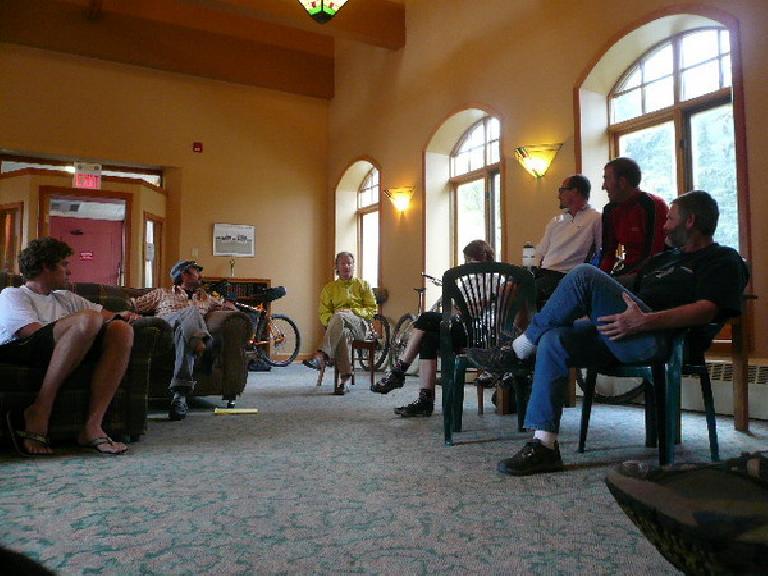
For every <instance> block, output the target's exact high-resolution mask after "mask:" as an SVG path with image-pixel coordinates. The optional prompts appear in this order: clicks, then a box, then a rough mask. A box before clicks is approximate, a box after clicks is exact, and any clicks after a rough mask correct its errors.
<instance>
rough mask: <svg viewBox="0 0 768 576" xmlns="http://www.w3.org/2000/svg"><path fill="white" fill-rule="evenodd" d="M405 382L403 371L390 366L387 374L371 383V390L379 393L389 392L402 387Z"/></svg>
mask: <svg viewBox="0 0 768 576" xmlns="http://www.w3.org/2000/svg"><path fill="white" fill-rule="evenodd" d="M404 384H405V372H402V371H401V370H398V369H397V368H392V370H391V371H390V373H389V374H387V375H386V376H384V378H382V379H381V380H379V381H378V382H376V384H371V390H372V391H373V392H378V393H379V394H389V393H390V392H392V390H395V389H396V388H402V387H403V385H404Z"/></svg>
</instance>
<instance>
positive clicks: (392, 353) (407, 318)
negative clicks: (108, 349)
mask: <svg viewBox="0 0 768 576" xmlns="http://www.w3.org/2000/svg"><path fill="white" fill-rule="evenodd" d="M414 322H416V316H415V315H414V314H410V313H408V314H403V315H402V316H400V320H398V321H397V324H395V331H394V335H393V336H392V344H391V346H390V347H389V360H390V366H391V365H392V364H394V363H395V362H396V361H397V360H398V358H400V355H401V354H402V353H403V352H404V351H405V349H406V348H407V347H408V339H409V338H410V337H411V332H412V331H413V323H414ZM418 371H419V363H418V362H414V363H413V364H411V368H410V369H409V370H408V374H409V375H413V374H417V373H418Z"/></svg>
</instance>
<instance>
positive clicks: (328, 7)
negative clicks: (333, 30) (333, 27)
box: [299, 0, 347, 24]
mask: <svg viewBox="0 0 768 576" xmlns="http://www.w3.org/2000/svg"><path fill="white" fill-rule="evenodd" d="M299 2H301V5H302V6H304V9H305V10H306V11H307V12H308V13H309V15H310V16H312V18H314V19H315V20H317V21H318V22H319V23H320V24H325V23H326V22H328V21H329V20H330V19H331V18H333V17H334V16H336V12H338V11H339V10H341V7H342V6H344V4H346V3H347V0H299Z"/></svg>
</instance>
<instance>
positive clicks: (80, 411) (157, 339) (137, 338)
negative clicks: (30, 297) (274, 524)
mask: <svg viewBox="0 0 768 576" xmlns="http://www.w3.org/2000/svg"><path fill="white" fill-rule="evenodd" d="M21 283H22V278H21V277H20V276H11V275H8V274H7V273H6V272H0V289H2V288H6V287H7V286H19V285H20V284H21ZM74 291H75V292H77V293H78V294H80V295H82V296H83V297H85V298H88V299H89V300H91V301H93V302H98V303H99V304H102V305H103V306H104V307H105V308H107V309H108V310H113V311H120V310H125V309H126V293H125V291H124V290H123V289H121V288H115V287H110V286H101V285H98V284H79V285H76V286H75V287H74ZM170 332H171V330H170V327H169V326H168V324H166V323H165V322H163V321H162V320H160V319H159V318H142V319H140V320H138V321H137V322H136V323H135V324H134V343H133V350H132V351H131V358H130V361H129V363H128V370H127V371H126V374H125V377H124V378H123V381H122V383H121V385H120V388H119V389H118V391H117V393H116V394H115V397H114V399H113V400H112V403H111V404H110V407H109V410H108V411H107V414H106V417H105V419H104V429H105V430H106V431H107V432H108V433H109V434H110V435H112V436H113V437H115V438H119V439H123V440H129V441H130V440H136V439H138V437H139V436H140V435H141V434H143V433H144V432H145V431H146V428H147V391H148V389H149V378H150V373H151V371H152V365H153V362H154V361H155V359H156V358H157V357H159V356H161V354H160V352H161V351H162V350H163V348H167V347H168V346H170V345H172V340H171V334H170ZM165 354H167V351H165ZM93 367H94V365H93V364H92V363H91V364H88V363H85V364H83V365H81V366H80V367H78V368H77V370H75V372H74V373H73V374H72V375H71V376H70V377H69V378H68V379H67V381H66V382H65V383H64V384H63V386H62V388H61V390H60V391H59V394H58V396H57V399H56V404H55V405H54V409H53V414H52V416H51V422H50V429H49V435H50V437H51V439H52V440H54V441H56V440H71V439H73V438H74V437H75V436H76V435H77V433H78V432H79V431H80V429H81V428H82V425H83V423H84V422H85V417H86V414H87V410H88V399H89V388H90V377H91V373H92V371H93ZM43 375H44V372H43V371H42V370H41V369H40V367H37V366H30V367H27V366H17V365H13V364H4V363H0V408H2V410H3V412H4V411H5V410H8V409H10V408H22V407H24V406H27V405H28V404H30V403H31V402H32V401H33V399H34V397H35V394H36V393H37V390H38V389H39V388H40V384H41V383H42V379H43ZM3 433H4V427H0V434H3Z"/></svg>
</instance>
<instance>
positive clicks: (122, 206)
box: [39, 186, 131, 286]
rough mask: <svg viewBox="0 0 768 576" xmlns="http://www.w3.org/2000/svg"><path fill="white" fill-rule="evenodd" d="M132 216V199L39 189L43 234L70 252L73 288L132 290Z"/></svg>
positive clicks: (116, 194)
mask: <svg viewBox="0 0 768 576" xmlns="http://www.w3.org/2000/svg"><path fill="white" fill-rule="evenodd" d="M130 214H131V196H130V195H129V194H124V193H120V192H110V191H108V190H102V191H84V190H78V189H72V188H60V187H53V186H41V187H40V218H39V234H40V236H52V237H54V238H57V239H58V240H61V241H63V242H66V243H67V244H68V245H69V246H70V247H71V248H72V251H73V254H72V257H71V258H70V270H71V272H72V275H71V277H70V279H71V281H72V282H94V283H97V284H106V285H111V286H126V285H130V278H128V276H129V275H130V266H129V260H130V250H129V245H128V243H127V242H126V239H127V238H130Z"/></svg>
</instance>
